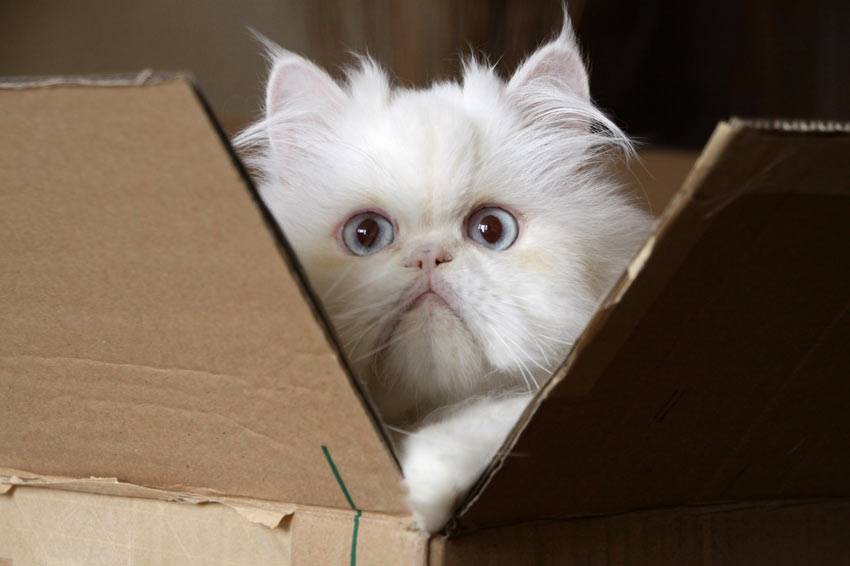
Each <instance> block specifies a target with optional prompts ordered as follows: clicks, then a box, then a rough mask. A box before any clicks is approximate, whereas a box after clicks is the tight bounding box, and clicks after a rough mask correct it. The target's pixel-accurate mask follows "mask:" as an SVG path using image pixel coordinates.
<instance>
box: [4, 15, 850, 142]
mask: <svg viewBox="0 0 850 566" xmlns="http://www.w3.org/2000/svg"><path fill="white" fill-rule="evenodd" d="M568 9H569V12H570V14H571V16H572V18H573V21H574V24H575V27H576V29H577V32H578V36H579V41H580V43H581V44H582V46H583V48H584V51H585V54H586V56H587V58H588V60H589V61H590V69H591V91H592V95H593V97H594V98H595V100H596V101H597V102H598V103H599V104H600V105H601V106H602V107H603V108H605V109H606V110H607V111H608V112H609V113H610V114H612V115H613V116H614V117H615V119H616V120H617V121H618V122H619V123H620V124H621V125H623V126H624V127H625V129H626V131H628V132H629V133H630V134H632V135H633V136H637V137H639V138H640V139H642V140H643V141H645V142H649V143H654V144H660V145H674V146H683V147H697V148H698V147H700V146H702V145H703V144H704V143H705V141H706V140H707V138H708V136H709V134H710V133H711V130H712V129H713V127H714V124H715V123H716V122H717V121H718V120H722V119H725V118H727V117H729V116H731V115H738V116H743V117H779V118H807V119H830V120H850V1H848V0H810V1H797V2H784V1H780V0H711V1H703V0H694V1H682V0H645V1H639V2H638V1H627V0H571V1H570V2H568ZM561 19H562V18H561V2H560V0H538V1H520V0H492V1H484V0H456V1H453V0H430V1H425V0H420V1H417V0H314V1H304V2H297V1H295V0H252V1H238V0H215V1H212V0H208V1H200V0H197V1H193V0H182V1H177V0H145V1H144V2H128V1H120V0H100V1H97V0H74V1H70V2H69V1H67V0H64V1H62V0H41V1H40V0H33V1H22V0H18V1H15V0H0V76H10V75H52V74H70V73H73V74H78V73H114V72H132V71H138V70H140V69H143V68H152V69H155V70H187V71H191V72H192V73H194V74H195V76H196V77H197V79H198V81H199V82H200V84H201V88H202V89H203V91H204V92H205V93H206V95H207V97H208V99H209V101H210V103H211V105H212V106H213V109H214V110H215V111H216V113H217V114H218V115H219V117H220V118H221V119H222V121H223V122H224V124H225V126H226V127H227V128H228V129H229V130H231V131H232V130H233V129H235V128H237V127H238V126H239V125H241V124H244V123H245V122H247V121H248V120H250V119H252V118H253V117H254V116H255V115H256V111H257V108H258V105H259V102H260V100H261V93H262V81H263V79H264V76H265V69H264V65H265V64H264V61H263V59H262V57H261V55H260V46H259V44H258V43H257V42H256V40H254V39H253V38H252V36H251V34H250V32H249V30H248V28H249V27H251V28H254V29H256V30H257V31H259V32H261V33H263V34H264V35H266V36H267V37H269V38H271V39H273V40H274V41H276V42H278V43H279V44H280V45H282V46H284V47H286V48H287V49H290V50H293V51H296V52H298V53H300V54H302V55H305V56H307V57H309V58H310V59H312V60H314V61H316V62H317V63H319V64H321V65H323V66H325V67H326V68H327V69H328V70H330V71H331V73H332V74H335V75H337V76H338V75H339V74H340V68H341V66H343V65H345V64H347V63H350V62H351V60H352V57H351V52H352V51H354V52H367V51H368V52H369V53H370V54H371V55H373V56H375V57H376V58H377V59H378V60H379V61H380V62H381V63H382V64H383V65H384V66H385V67H386V68H387V69H388V70H389V71H390V72H391V73H392V75H393V76H394V77H395V78H396V80H397V81H398V82H399V83H400V84H404V85H425V84H427V83H428V82H429V81H431V80H434V79H439V78H446V77H450V76H453V75H455V74H456V72H457V70H458V66H459V54H464V53H469V52H470V51H475V52H477V53H483V54H485V55H487V56H488V57H489V58H490V59H491V60H492V61H498V68H499V69H500V71H501V72H502V73H503V74H504V75H505V76H508V75H509V74H510V73H511V72H512V71H513V69H514V68H515V67H516V66H517V64H518V63H519V61H521V59H522V58H523V56H525V55H527V54H528V53H529V52H530V51H532V50H533V49H534V48H535V47H536V46H537V45H539V44H540V43H541V42H542V41H544V40H545V39H546V38H548V37H551V35H552V34H553V33H555V32H556V31H557V29H558V28H559V27H560V25H561ZM0 110H2V109H0ZM0 135H2V133H0Z"/></svg>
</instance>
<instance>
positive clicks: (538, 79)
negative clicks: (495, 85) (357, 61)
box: [508, 10, 590, 102]
mask: <svg viewBox="0 0 850 566" xmlns="http://www.w3.org/2000/svg"><path fill="white" fill-rule="evenodd" d="M540 89H558V90H560V91H567V92H569V93H571V94H572V95H574V96H576V97H578V98H579V99H581V100H582V101H584V102H588V101H589V100H590V88H589V86H588V79H587V69H586V68H585V66H584V61H583V60H582V58H581V53H580V51H579V48H578V44H577V43H576V38H575V33H573V26H572V24H571V23H570V18H569V16H568V15H567V13H566V10H564V27H563V28H562V29H561V33H560V35H558V37H557V38H555V39H554V40H553V41H551V42H550V43H547V44H546V45H544V46H543V47H541V48H540V49H538V50H537V51H535V52H534V54H533V55H531V57H529V58H528V59H526V60H525V62H524V63H523V64H522V65H520V67H519V68H518V69H517V70H516V72H515V73H514V76H513V77H511V80H510V81H509V82H508V92H509V93H511V94H514V95H516V96H518V97H520V98H529V97H533V94H534V93H535V92H539V90H540Z"/></svg>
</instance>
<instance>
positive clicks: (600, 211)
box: [262, 38, 646, 423]
mask: <svg viewBox="0 0 850 566" xmlns="http://www.w3.org/2000/svg"><path fill="white" fill-rule="evenodd" d="M559 39H560V40H561V41H562V43H563V45H558V43H557V42H555V43H553V44H550V46H547V47H544V48H543V49H541V51H540V52H538V53H537V54H535V56H534V57H532V58H531V59H530V60H529V61H528V62H527V63H526V64H525V65H524V66H523V67H522V68H521V69H520V70H519V71H518V72H517V75H515V77H514V78H513V79H512V80H511V82H510V83H509V84H507V85H506V84H505V83H503V82H502V81H501V80H500V79H498V78H497V77H496V76H495V75H494V74H493V73H492V71H491V70H490V69H488V68H485V67H480V66H474V65H473V66H469V67H468V68H467V70H466V74H465V77H464V83H463V86H460V85H457V84H454V83H451V84H440V85H435V86H433V87H432V88H430V89H429V90H425V91H413V90H393V89H391V88H390V87H389V86H388V83H387V80H386V78H385V76H384V75H383V73H382V72H381V71H380V70H379V69H378V68H376V67H375V66H374V65H372V64H370V63H368V62H366V63H364V65H363V67H362V69H360V70H357V71H352V72H351V73H350V75H349V79H348V83H347V85H346V86H345V88H340V87H338V86H337V85H336V84H335V83H333V82H332V81H331V80H330V79H329V78H328V77H327V75H325V74H324V73H323V72H322V71H320V70H319V69H317V68H315V67H313V66H312V65H311V64H309V63H307V62H306V61H304V60H303V59H300V58H297V57H295V56H292V55H291V54H282V55H280V56H279V59H278V63H277V64H276V66H275V69H274V70H273V73H272V76H271V78H270V82H269V92H268V100H267V106H268V112H269V118H270V122H268V123H267V124H266V125H265V128H266V129H267V131H268V134H269V137H270V141H271V143H270V145H269V147H268V154H266V156H265V161H263V163H262V165H263V168H264V169H265V170H266V174H267V180H266V182H265V183H264V184H263V186H262V195H263V198H264V200H265V201H266V202H267V203H268V204H269V206H270V208H271V209H272V211H273V213H274V214H275V217H276V218H277V220H278V221H279V222H280V223H281V225H282V227H283V229H284V232H285V233H286V236H287V237H288V239H289V240H290V241H291V243H292V245H293V247H294V249H295V251H296V253H297V254H298V256H299V259H300V260H301V262H302V264H303V265H304V267H305V269H306V271H307V274H308V277H309V280H310V283H311V285H312V286H313V287H314V288H315V290H316V291H317V294H318V295H319V296H320V297H321V299H322V300H323V303H324V306H325V309H326V310H327V312H328V314H329V315H330V317H331V319H332V322H333V324H334V326H335V328H336V330H337V333H338V335H339V337H340V339H341V341H342V343H343V347H344V349H345V351H346V352H347V354H348V356H349V359H350V361H351V362H352V365H353V367H354V369H355V373H356V374H357V375H358V377H359V378H360V379H362V380H364V381H365V382H366V384H367V386H368V388H369V390H370V393H371V394H372V396H373V397H374V398H375V400H376V401H377V403H378V406H379V409H380V411H381V413H382V415H383V416H384V418H385V419H386V420H388V421H389V422H391V423H397V422H403V421H404V420H405V419H416V418H419V417H421V416H422V413H423V412H427V411H429V410H431V409H433V408H435V407H437V406H439V405H441V404H445V403H450V402H454V401H458V400H461V399H464V398H467V397H469V396H470V395H474V394H480V393H485V392H488V391H498V390H504V389H506V388H511V387H514V388H527V389H531V390H534V389H536V388H537V386H538V385H539V384H540V383H541V380H543V379H545V377H547V376H548V375H549V373H550V372H551V371H552V370H553V369H555V367H556V366H557V364H558V363H559V362H561V361H562V360H563V358H564V356H565V354H566V353H567V351H568V350H569V347H570V346H571V344H572V343H573V341H574V340H575V338H576V337H577V335H578V334H579V333H580V332H581V329H582V327H583V326H584V324H585V322H586V321H587V319H588V317H589V315H590V314H591V312H592V310H593V308H594V306H595V305H596V303H597V301H598V299H599V297H600V294H601V293H602V292H603V290H604V289H605V287H606V286H607V285H608V284H610V282H611V280H612V278H613V277H615V276H616V274H618V272H619V270H620V269H621V268H622V267H623V263H624V261H625V259H626V257H627V256H628V254H629V253H631V252H632V251H633V249H634V247H635V245H636V244H637V243H638V240H639V239H640V237H641V235H642V234H643V231H644V229H645V225H646V222H645V220H646V219H645V217H644V215H643V214H642V213H640V212H639V211H637V210H636V209H635V208H633V207H631V206H630V205H628V204H627V203H626V202H625V201H624V200H623V199H622V198H620V197H619V196H617V194H616V192H615V187H613V186H612V185H611V184H610V183H609V182H607V181H605V180H604V179H603V178H601V177H600V176H599V175H598V170H597V168H596V163H595V161H596V158H597V157H598V149H599V146H600V141H602V142H610V138H605V137H604V136H602V135H600V134H599V133H595V132H592V131H591V130H590V128H589V127H588V123H587V120H588V119H599V117H601V115H599V116H597V114H595V111H594V110H593V108H592V106H591V105H590V104H589V102H587V86H586V76H585V74H584V70H583V67H582V66H581V65H580V60H578V59H577V55H575V48H574V45H572V44H571V43H570V42H565V41H563V38H559ZM553 45H554V46H555V47H552V46H553ZM547 48H549V51H550V53H548V54H547V53H546V52H544V50H546V49H547ZM576 61H578V67H576ZM553 69H554V70H555V71H556V75H555V76H554V79H557V80H559V81H562V82H561V83H557V81H554V79H553V75H552V72H553ZM544 95H546V96H548V97H549V98H544ZM529 99H533V100H529ZM535 101H536V102H535ZM553 105H561V106H565V105H566V106H568V108H567V110H566V111H565V112H562V113H560V114H558V113H557V108H553Z"/></svg>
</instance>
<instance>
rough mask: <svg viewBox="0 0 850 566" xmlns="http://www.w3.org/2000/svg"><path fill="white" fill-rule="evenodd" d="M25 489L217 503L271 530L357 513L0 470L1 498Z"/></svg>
mask: <svg viewBox="0 0 850 566" xmlns="http://www.w3.org/2000/svg"><path fill="white" fill-rule="evenodd" d="M28 487H40V488H48V489H56V490H60V491H73V492H80V493H90V494H94V495H105V496H112V497H134V498H139V499H154V500H158V501H170V502H174V503H183V504H189V505H204V504H208V503H216V504H219V505H224V506H225V507H229V508H231V509H233V510H234V511H236V512H237V513H239V515H241V516H242V517H243V518H245V519H247V520H248V521H250V522H251V523H257V524H260V525H263V526H265V527H268V528H271V529H274V528H277V527H278V526H280V524H281V522H282V521H283V520H284V519H285V518H286V517H290V516H292V515H295V514H307V515H310V516H320V517H336V518H337V519H335V520H342V521H351V520H352V518H353V517H354V516H355V515H356V514H357V512H358V511H355V510H349V509H337V508H326V507H317V506H313V505H304V504H295V503H282V502H277V501H266V500H261V499H253V498H250V497H238V496H229V495H223V494H220V493H216V492H215V491H213V490H210V489H205V488H195V487H188V486H175V489H170V490H169V489H159V488H152V487H145V486H141V485H136V484H131V483H127V482H122V481H119V480H118V479H117V478H97V477H89V478H71V477H64V476H49V475H39V474H32V473H29V472H23V471H20V470H13V469H9V468H0V496H2V495H4V494H6V493H9V492H11V491H12V490H13V489H26V488H28ZM359 513H360V517H362V518H363V519H364V520H368V521H370V522H373V523H386V524H391V525H392V526H393V528H399V529H401V530H405V531H411V532H418V531H416V529H415V527H414V525H413V520H412V518H411V517H409V516H395V515H389V514H385V513H374V512H368V511H366V512H364V511H359Z"/></svg>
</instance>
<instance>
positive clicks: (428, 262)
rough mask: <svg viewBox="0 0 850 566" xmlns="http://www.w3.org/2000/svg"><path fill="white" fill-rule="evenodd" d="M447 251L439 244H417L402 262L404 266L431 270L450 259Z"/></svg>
mask: <svg viewBox="0 0 850 566" xmlns="http://www.w3.org/2000/svg"><path fill="white" fill-rule="evenodd" d="M452 259H453V258H452V256H451V254H450V253H449V251H448V250H447V249H446V248H445V247H443V246H440V245H435V244H426V245H422V246H419V247H418V248H416V249H415V250H413V253H411V254H410V257H409V258H408V259H407V262H406V263H405V264H404V266H405V267H418V268H419V269H422V270H424V271H427V272H431V271H433V270H435V269H436V268H437V267H439V266H440V265H441V264H444V263H448V262H450V261H451V260H452Z"/></svg>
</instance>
